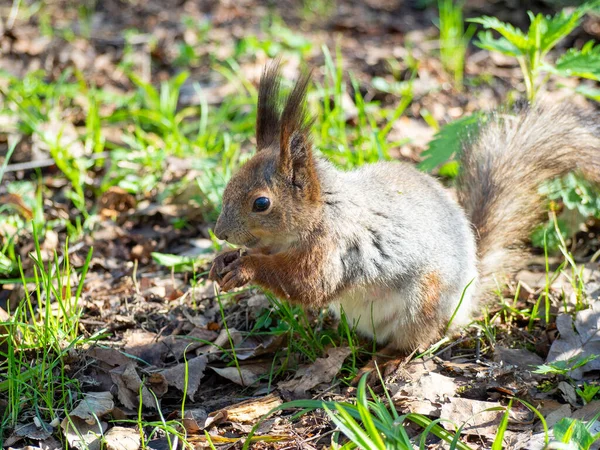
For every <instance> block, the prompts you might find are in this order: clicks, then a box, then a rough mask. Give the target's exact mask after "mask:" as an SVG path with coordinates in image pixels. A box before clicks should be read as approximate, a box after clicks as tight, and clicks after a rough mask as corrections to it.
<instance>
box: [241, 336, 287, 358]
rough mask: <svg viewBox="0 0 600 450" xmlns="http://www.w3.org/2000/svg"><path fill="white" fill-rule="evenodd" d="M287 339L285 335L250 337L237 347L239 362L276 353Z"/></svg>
mask: <svg viewBox="0 0 600 450" xmlns="http://www.w3.org/2000/svg"><path fill="white" fill-rule="evenodd" d="M286 339H287V336H286V335H285V334H279V335H275V334H271V335H268V336H250V337H249V338H247V339H245V340H244V341H243V342H242V343H241V344H240V345H239V346H237V347H236V349H235V354H236V356H237V358H238V359H239V360H241V361H244V360H246V359H249V358H254V357H256V356H260V355H264V354H267V353H274V352H275V351H276V350H278V349H280V348H281V347H282V346H283V344H284V343H285V342H286Z"/></svg>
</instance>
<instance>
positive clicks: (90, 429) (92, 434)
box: [60, 417, 108, 450]
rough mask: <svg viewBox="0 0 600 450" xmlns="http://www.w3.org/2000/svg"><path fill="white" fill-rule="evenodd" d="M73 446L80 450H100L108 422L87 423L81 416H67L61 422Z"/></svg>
mask: <svg viewBox="0 0 600 450" xmlns="http://www.w3.org/2000/svg"><path fill="white" fill-rule="evenodd" d="M60 426H61V428H62V430H63V433H64V435H65V437H66V438H67V441H68V442H69V445H70V446H71V447H74V448H76V449H80V450H84V449H85V450H100V448H101V443H102V435H103V434H104V432H105V431H106V429H107V428H108V424H107V423H106V422H100V423H97V422H94V423H93V424H89V423H87V422H86V421H85V420H82V419H80V418H79V417H65V418H64V419H63V421H62V423H61V424H60Z"/></svg>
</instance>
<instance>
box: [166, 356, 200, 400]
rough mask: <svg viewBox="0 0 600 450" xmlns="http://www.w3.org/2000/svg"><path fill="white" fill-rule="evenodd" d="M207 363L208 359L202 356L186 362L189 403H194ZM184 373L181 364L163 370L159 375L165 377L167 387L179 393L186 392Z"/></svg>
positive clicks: (184, 365)
mask: <svg viewBox="0 0 600 450" xmlns="http://www.w3.org/2000/svg"><path fill="white" fill-rule="evenodd" d="M207 363H208V358H207V357H206V356H204V355H201V356H197V357H195V358H192V359H190V360H189V361H188V362H187V372H188V384H187V395H188V397H189V399H190V400H191V401H194V394H195V393H196V391H197V390H198V387H199V386H200V381H201V380H202V377H203V376H204V370H205V369H206V364H207ZM185 372H186V364H185V363H181V364H177V365H176V366H175V367H171V368H170V369H167V370H163V371H162V372H160V373H161V374H162V375H163V376H164V377H165V379H166V380H167V383H168V384H169V386H174V387H176V388H177V389H179V390H180V391H181V392H184V391H185V390H186V386H185Z"/></svg>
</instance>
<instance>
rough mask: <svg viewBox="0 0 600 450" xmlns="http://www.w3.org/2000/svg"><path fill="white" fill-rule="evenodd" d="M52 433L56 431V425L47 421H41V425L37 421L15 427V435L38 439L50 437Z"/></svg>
mask: <svg viewBox="0 0 600 450" xmlns="http://www.w3.org/2000/svg"><path fill="white" fill-rule="evenodd" d="M52 433H54V427H52V426H51V425H49V424H47V423H40V426H37V425H36V424H35V423H29V424H27V425H23V424H20V425H17V426H16V427H15V429H14V435H15V436H18V437H21V438H29V439H34V440H36V441H42V440H44V439H48V438H49V437H50V436H51V435H52Z"/></svg>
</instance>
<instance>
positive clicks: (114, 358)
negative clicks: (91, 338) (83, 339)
mask: <svg viewBox="0 0 600 450" xmlns="http://www.w3.org/2000/svg"><path fill="white" fill-rule="evenodd" d="M88 354H89V356H90V357H92V358H94V359H95V360H97V361H102V362H104V363H106V364H108V365H109V366H112V367H117V366H122V365H125V364H128V363H130V362H131V358H129V357H127V356H126V355H124V354H123V353H122V352H120V351H119V350H117V349H115V348H102V347H93V348H91V349H90V351H89V352H88Z"/></svg>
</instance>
